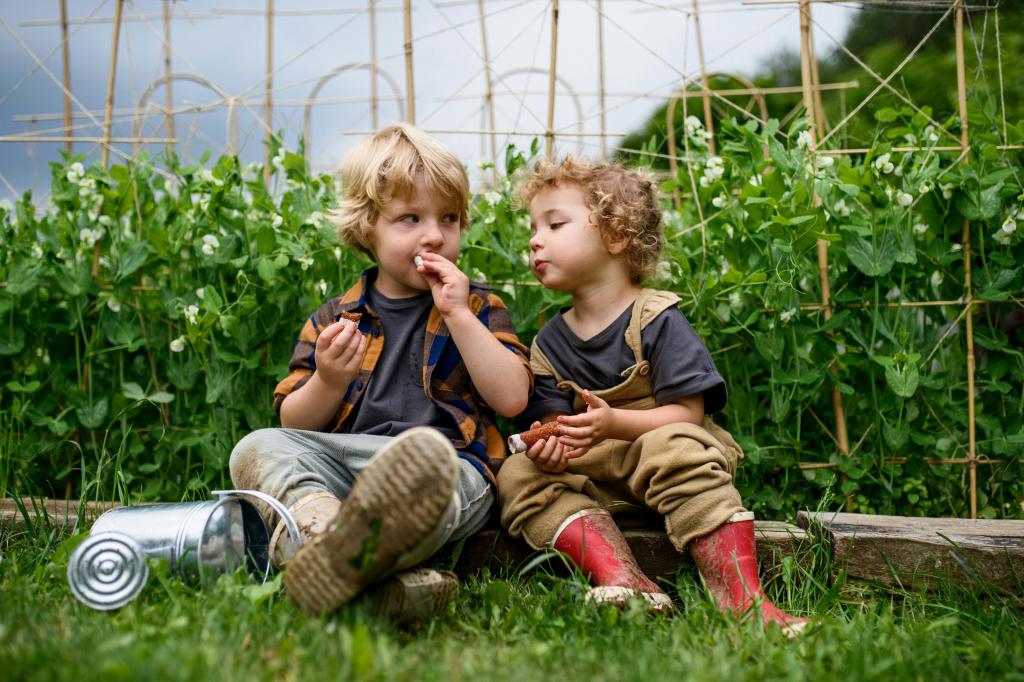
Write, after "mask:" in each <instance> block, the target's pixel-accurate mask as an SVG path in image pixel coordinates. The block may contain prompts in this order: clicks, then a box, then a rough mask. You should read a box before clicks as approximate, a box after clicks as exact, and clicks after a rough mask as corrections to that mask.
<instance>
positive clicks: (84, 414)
mask: <svg viewBox="0 0 1024 682" xmlns="http://www.w3.org/2000/svg"><path fill="white" fill-rule="evenodd" d="M108 408H109V404H108V402H107V399H106V398H97V399H96V400H95V401H94V402H92V403H87V404H84V405H81V406H79V407H78V408H76V409H75V415H76V416H77V417H78V421H79V423H81V424H82V426H84V427H85V428H87V429H98V428H100V426H102V425H103V420H104V419H106V418H107V409H108Z"/></svg>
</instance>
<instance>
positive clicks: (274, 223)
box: [270, 215, 284, 230]
mask: <svg viewBox="0 0 1024 682" xmlns="http://www.w3.org/2000/svg"><path fill="white" fill-rule="evenodd" d="M283 224H284V218H282V217H281V216H280V215H275V216H274V219H273V220H271V221H270V226H271V227H273V228H274V229H275V230H276V229H277V228H279V227H281V225H283Z"/></svg>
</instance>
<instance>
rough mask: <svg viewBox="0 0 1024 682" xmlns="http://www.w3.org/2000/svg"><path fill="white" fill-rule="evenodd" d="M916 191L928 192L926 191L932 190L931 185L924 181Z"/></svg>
mask: <svg viewBox="0 0 1024 682" xmlns="http://www.w3.org/2000/svg"><path fill="white" fill-rule="evenodd" d="M917 191H918V192H920V193H921V194H928V192H931V191H932V186H931V185H929V184H928V183H927V182H926V183H924V184H923V185H921V187H920V188H919V189H918V190H917Z"/></svg>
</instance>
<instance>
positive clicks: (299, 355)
mask: <svg viewBox="0 0 1024 682" xmlns="http://www.w3.org/2000/svg"><path fill="white" fill-rule="evenodd" d="M338 310H339V300H338V299H336V298H335V299H331V300H330V301H327V302H326V303H324V304H323V305H321V306H320V307H319V308H317V309H316V312H314V313H313V314H312V315H310V316H309V318H307V319H306V322H305V324H303V325H302V331H300V332H299V338H298V340H297V341H296V342H295V350H293V351H292V358H291V360H289V361H288V376H286V377H285V378H284V379H282V380H281V381H279V382H278V384H277V386H276V387H275V388H274V410H275V411H276V412H277V413H278V414H280V412H281V403H283V402H284V399H285V396H287V395H288V394H289V393H291V392H292V391H296V390H298V389H300V388H302V387H303V386H304V385H305V384H306V382H307V381H309V378H310V377H312V376H313V372H315V371H316V340H317V338H319V337H320V332H321V331H323V329H324V328H325V327H327V326H329V325H330V324H331V323H333V322H334V320H335V319H336V317H337V315H338Z"/></svg>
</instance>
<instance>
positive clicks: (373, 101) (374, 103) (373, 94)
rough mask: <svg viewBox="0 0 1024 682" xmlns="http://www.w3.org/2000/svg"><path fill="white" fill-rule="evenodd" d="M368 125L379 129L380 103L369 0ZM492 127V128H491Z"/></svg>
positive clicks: (372, 1)
mask: <svg viewBox="0 0 1024 682" xmlns="http://www.w3.org/2000/svg"><path fill="white" fill-rule="evenodd" d="M368 9H369V12H370V125H372V126H373V129H374V130H376V129H377V128H379V127H380V122H379V120H378V116H379V114H380V102H379V101H378V99H377V0H370V6H369V8H368ZM492 127H493V126H492Z"/></svg>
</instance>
